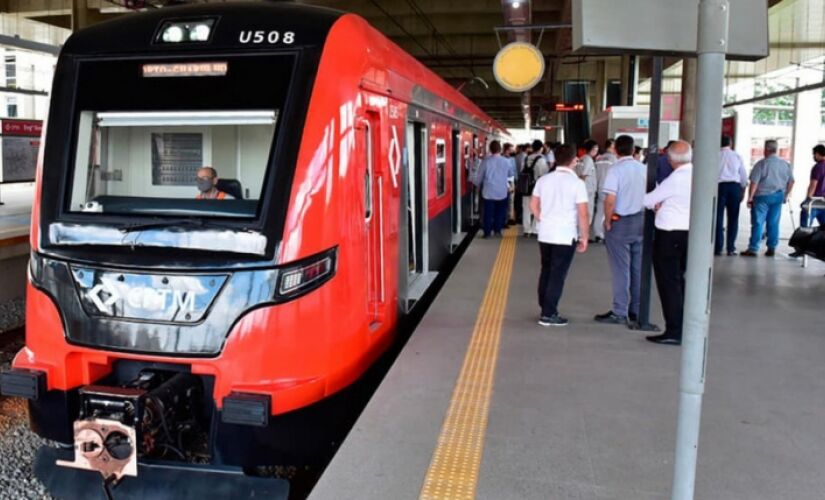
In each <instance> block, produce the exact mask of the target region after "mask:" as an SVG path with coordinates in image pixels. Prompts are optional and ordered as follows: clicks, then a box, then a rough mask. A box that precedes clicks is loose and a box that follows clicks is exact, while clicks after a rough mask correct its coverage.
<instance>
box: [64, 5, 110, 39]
mask: <svg viewBox="0 0 825 500" xmlns="http://www.w3.org/2000/svg"><path fill="white" fill-rule="evenodd" d="M106 19H107V18H106V16H105V15H104V14H102V13H101V12H100V10H95V9H90V8H89V2H88V0H72V31H73V32H74V31H77V30H81V29H83V28H88V27H89V26H91V25H93V24H97V23H99V22H101V21H104V20H106Z"/></svg>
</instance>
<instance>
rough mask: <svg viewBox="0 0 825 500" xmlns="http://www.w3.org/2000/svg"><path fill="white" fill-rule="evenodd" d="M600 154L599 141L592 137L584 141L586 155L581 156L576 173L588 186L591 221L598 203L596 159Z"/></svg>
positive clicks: (589, 217)
mask: <svg viewBox="0 0 825 500" xmlns="http://www.w3.org/2000/svg"><path fill="white" fill-rule="evenodd" d="M598 155H599V143H597V142H596V141H594V140H592V139H589V140H587V141H584V156H582V157H581V159H580V160H579V163H578V165H576V174H577V175H578V176H579V178H580V179H581V180H583V181H584V185H585V187H586V188H587V208H588V210H590V211H589V212H588V213H587V220H589V221H591V222H592V221H593V209H594V207H595V204H596V187H597V184H598V182H597V179H596V162H595V159H596V156H598Z"/></svg>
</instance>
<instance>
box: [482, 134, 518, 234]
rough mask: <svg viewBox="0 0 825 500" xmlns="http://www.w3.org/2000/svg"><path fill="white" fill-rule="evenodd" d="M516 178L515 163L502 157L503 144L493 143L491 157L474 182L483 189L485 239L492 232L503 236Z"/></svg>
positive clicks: (483, 165) (486, 160) (491, 144)
mask: <svg viewBox="0 0 825 500" xmlns="http://www.w3.org/2000/svg"><path fill="white" fill-rule="evenodd" d="M515 177H516V165H515V162H514V161H512V159H510V158H505V157H503V156H501V143H500V142H499V141H492V142H491V143H490V156H488V157H487V158H485V159H484V161H483V162H481V166H480V167H479V168H478V172H477V173H476V176H475V179H474V182H473V183H474V184H475V185H476V186H479V187H480V188H481V197H482V198H483V199H484V220H483V222H482V228H483V230H484V237H485V238H489V237H490V233H492V232H495V234H496V235H497V236H501V230H502V229H503V228H504V224H505V223H506V222H507V207H508V197H509V195H510V183H511V182H513V179H515Z"/></svg>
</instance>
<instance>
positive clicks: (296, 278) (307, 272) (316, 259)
mask: <svg viewBox="0 0 825 500" xmlns="http://www.w3.org/2000/svg"><path fill="white" fill-rule="evenodd" d="M337 257H338V248H333V249H331V250H327V251H326V252H322V253H320V254H317V255H313V256H312V257H309V258H306V259H304V260H301V261H299V262H296V263H294V264H290V265H288V266H285V267H283V268H281V270H280V271H279V273H278V274H279V276H278V289H277V295H278V297H277V298H278V299H280V300H289V299H294V298H296V297H299V296H301V295H303V294H305V293H308V292H311V291H312V290H315V289H316V288H318V287H319V286H321V285H322V284H324V283H326V282H327V281H329V280H330V279H331V278H332V277H333V276H334V275H335V269H336V264H337V260H338V258H337Z"/></svg>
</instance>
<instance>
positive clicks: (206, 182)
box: [198, 178, 213, 193]
mask: <svg viewBox="0 0 825 500" xmlns="http://www.w3.org/2000/svg"><path fill="white" fill-rule="evenodd" d="M212 186H213V185H212V179H201V178H198V190H199V191H200V192H201V193H206V192H208V191H209V190H211V189H212Z"/></svg>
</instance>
